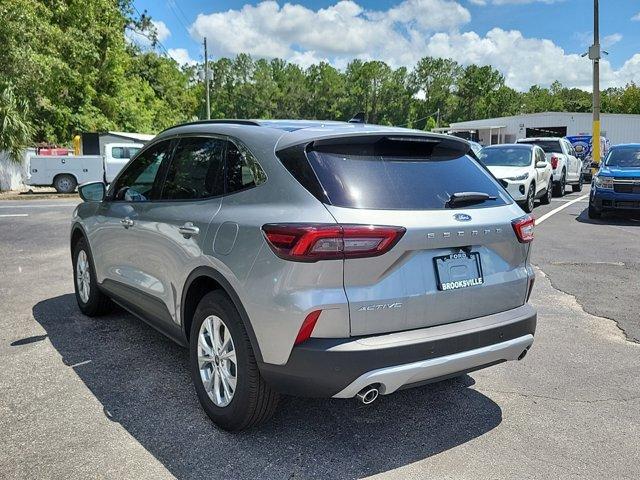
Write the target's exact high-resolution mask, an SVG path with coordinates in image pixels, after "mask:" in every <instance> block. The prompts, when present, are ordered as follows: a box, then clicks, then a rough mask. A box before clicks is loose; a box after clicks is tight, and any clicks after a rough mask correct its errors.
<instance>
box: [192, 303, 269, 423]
mask: <svg viewBox="0 0 640 480" xmlns="http://www.w3.org/2000/svg"><path fill="white" fill-rule="evenodd" d="M189 338H190V343H189V351H190V360H191V361H190V368H191V376H192V378H193V383H194V385H195V389H196V393H197V395H198V399H199V400H200V404H201V405H202V408H203V409H204V411H205V412H206V413H207V415H208V416H209V418H211V420H213V422H214V423H215V424H216V425H218V426H219V427H221V428H223V429H225V430H231V431H238V430H244V429H246V428H250V427H253V426H256V425H259V424H261V423H263V422H265V421H266V420H268V419H269V418H270V417H271V416H272V415H273V412H274V411H275V409H276V406H277V404H278V399H279V395H278V394H277V393H276V392H275V391H273V390H272V389H271V388H270V387H269V385H267V383H266V382H265V381H264V379H263V378H262V376H261V375H260V370H259V369H258V365H257V362H256V358H255V354H254V352H253V349H252V347H251V342H250V341H249V336H248V335H247V331H246V330H245V328H244V325H243V323H242V319H241V318H240V315H239V314H238V311H237V310H236V308H235V306H234V305H233V302H232V301H231V300H230V299H229V297H228V296H227V295H225V294H224V293H223V292H221V291H213V292H209V293H208V294H206V295H205V296H204V297H203V298H202V300H201V301H200V303H199V304H198V308H197V309H196V312H195V314H194V318H193V323H192V325H191V333H190V337H189Z"/></svg>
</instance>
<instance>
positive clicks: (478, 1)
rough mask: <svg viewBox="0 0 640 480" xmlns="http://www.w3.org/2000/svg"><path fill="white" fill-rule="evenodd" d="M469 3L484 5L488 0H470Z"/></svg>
mask: <svg viewBox="0 0 640 480" xmlns="http://www.w3.org/2000/svg"><path fill="white" fill-rule="evenodd" d="M469 3H470V4H472V5H480V6H481V7H484V6H485V5H486V4H487V0H469Z"/></svg>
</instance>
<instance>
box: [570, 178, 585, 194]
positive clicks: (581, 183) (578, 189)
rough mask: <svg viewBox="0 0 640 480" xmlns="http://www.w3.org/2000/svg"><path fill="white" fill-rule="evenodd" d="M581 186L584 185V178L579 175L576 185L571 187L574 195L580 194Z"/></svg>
mask: <svg viewBox="0 0 640 480" xmlns="http://www.w3.org/2000/svg"><path fill="white" fill-rule="evenodd" d="M583 184H584V177H583V176H582V174H580V179H579V180H578V184H577V185H571V190H572V191H573V192H574V193H576V192H581V191H582V185H583Z"/></svg>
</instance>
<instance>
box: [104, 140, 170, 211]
mask: <svg viewBox="0 0 640 480" xmlns="http://www.w3.org/2000/svg"><path fill="white" fill-rule="evenodd" d="M169 145H170V141H168V140H166V141H164V142H160V143H158V144H156V145H154V146H152V147H151V148H149V149H147V150H146V151H145V152H144V153H142V155H140V156H139V157H138V158H136V159H135V161H134V162H133V163H131V164H130V165H129V166H128V167H127V169H126V170H125V171H124V172H122V174H121V175H120V176H119V177H118V179H117V180H116V184H115V185H114V187H113V192H115V194H114V199H115V200H123V201H126V202H145V201H147V200H151V199H152V198H153V184H154V182H155V180H156V175H157V174H158V169H159V168H160V164H161V163H162V160H164V159H165V158H166V156H167V155H168V154H169Z"/></svg>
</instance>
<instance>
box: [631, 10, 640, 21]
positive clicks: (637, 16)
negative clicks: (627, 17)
mask: <svg viewBox="0 0 640 480" xmlns="http://www.w3.org/2000/svg"><path fill="white" fill-rule="evenodd" d="M631 20H633V21H634V22H640V12H638V13H636V14H635V15H634V16H633V17H631Z"/></svg>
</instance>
